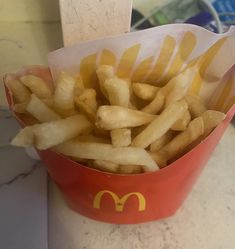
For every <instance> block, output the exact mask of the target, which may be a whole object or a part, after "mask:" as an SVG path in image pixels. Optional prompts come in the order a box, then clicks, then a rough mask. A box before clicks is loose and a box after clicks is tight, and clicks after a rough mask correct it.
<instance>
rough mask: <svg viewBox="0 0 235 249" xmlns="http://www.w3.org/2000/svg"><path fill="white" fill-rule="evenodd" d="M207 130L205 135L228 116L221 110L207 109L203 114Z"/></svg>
mask: <svg viewBox="0 0 235 249" xmlns="http://www.w3.org/2000/svg"><path fill="white" fill-rule="evenodd" d="M201 117H202V119H203V122H204V126H205V132H204V134H203V135H204V136H207V135H208V134H209V133H210V132H211V131H212V130H213V129H214V128H215V127H216V126H217V125H219V124H220V123H221V122H222V121H223V120H224V119H225V117H226V115H225V114H224V113H222V112H219V111H213V110H207V111H205V112H204V113H203V114H202V115H201Z"/></svg>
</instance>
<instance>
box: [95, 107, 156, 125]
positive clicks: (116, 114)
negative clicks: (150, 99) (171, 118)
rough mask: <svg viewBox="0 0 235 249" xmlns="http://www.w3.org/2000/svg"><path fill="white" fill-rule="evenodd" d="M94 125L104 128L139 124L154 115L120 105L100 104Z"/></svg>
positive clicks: (150, 119) (147, 120)
mask: <svg viewBox="0 0 235 249" xmlns="http://www.w3.org/2000/svg"><path fill="white" fill-rule="evenodd" d="M96 117H97V118H96V126H97V127H98V128H102V129H104V130H114V129H119V128H129V127H136V126H141V125H143V124H147V123H149V122H151V121H152V120H153V119H154V118H155V117H156V116H155V115H151V114H148V113H144V112H141V111H136V110H131V109H128V108H125V107H121V106H100V107H99V109H98V111H97V115H96Z"/></svg>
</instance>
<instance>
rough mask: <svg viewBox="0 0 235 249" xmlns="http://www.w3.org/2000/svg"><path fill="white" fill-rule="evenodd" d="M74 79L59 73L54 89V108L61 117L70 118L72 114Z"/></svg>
mask: <svg viewBox="0 0 235 249" xmlns="http://www.w3.org/2000/svg"><path fill="white" fill-rule="evenodd" d="M74 88H75V79H74V78H73V77H72V76H70V75H69V74H68V73H66V72H61V73H60V75H59V77H58V79H57V82H56V87H55V94H54V107H55V110H56V112H58V113H59V114H61V115H62V116H65V117H66V116H70V115H71V114H72V113H73V112H74Z"/></svg>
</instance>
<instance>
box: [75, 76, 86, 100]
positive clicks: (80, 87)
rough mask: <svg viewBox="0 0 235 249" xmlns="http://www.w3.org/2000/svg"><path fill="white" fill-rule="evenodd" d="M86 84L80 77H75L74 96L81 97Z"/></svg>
mask: <svg viewBox="0 0 235 249" xmlns="http://www.w3.org/2000/svg"><path fill="white" fill-rule="evenodd" d="M84 88H85V87H84V83H83V80H82V77H81V76H80V75H78V76H76V77H75V86H74V96H79V95H80V94H81V93H82V92H83V90H84Z"/></svg>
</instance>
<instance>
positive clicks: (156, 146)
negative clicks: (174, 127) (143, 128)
mask: <svg viewBox="0 0 235 249" xmlns="http://www.w3.org/2000/svg"><path fill="white" fill-rule="evenodd" d="M172 137H173V131H171V130H169V131H168V132H166V133H165V134H164V135H163V136H161V137H160V138H158V139H157V140H155V141H154V142H153V143H151V145H150V151H158V150H160V149H161V148H162V147H163V146H164V145H166V144H167V143H168V142H170V140H171V139H172Z"/></svg>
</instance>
